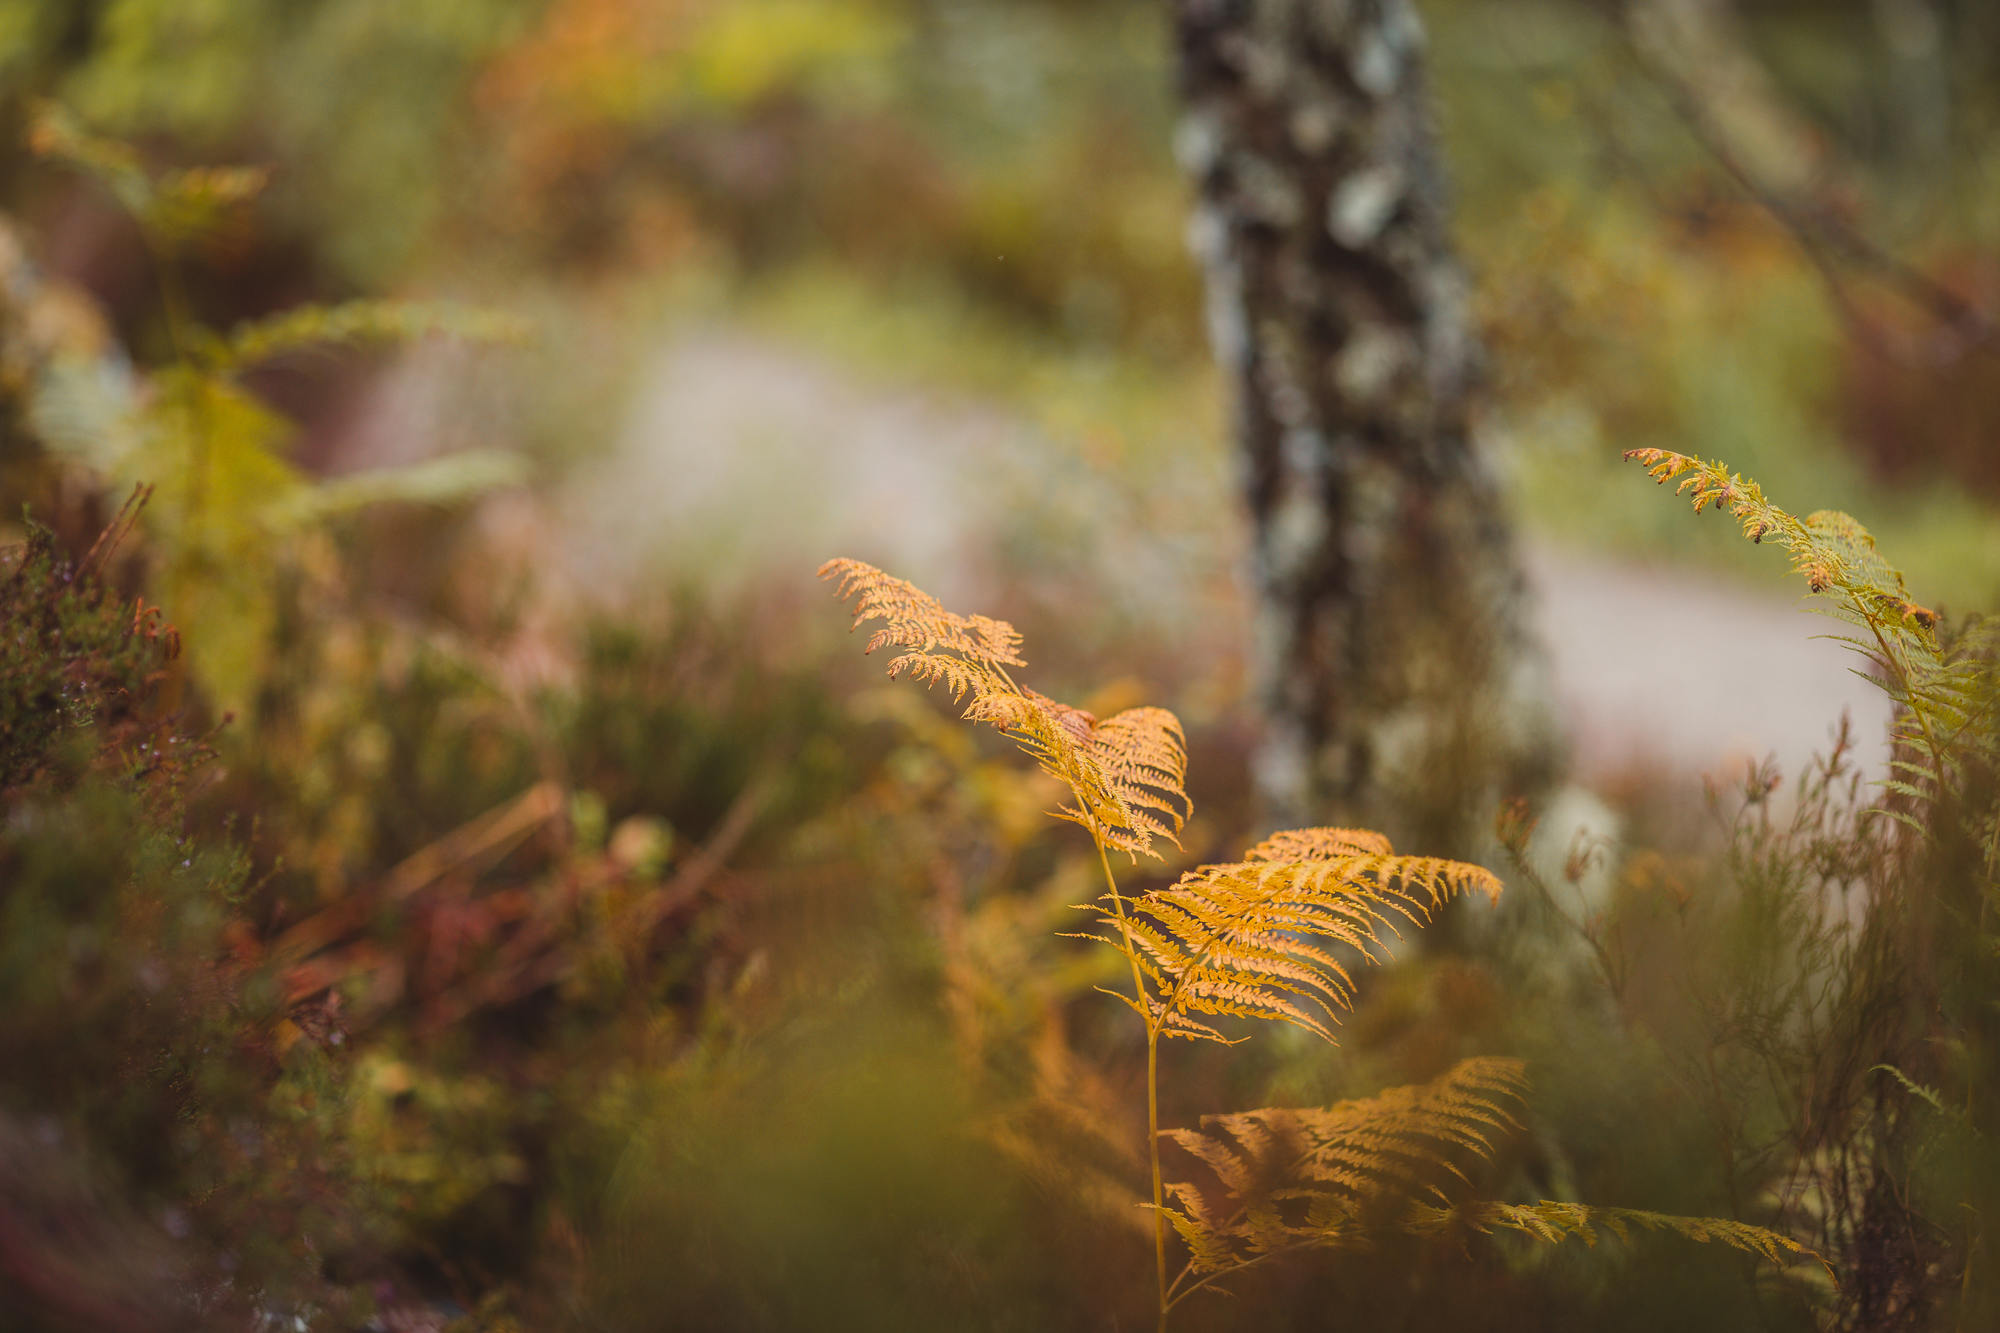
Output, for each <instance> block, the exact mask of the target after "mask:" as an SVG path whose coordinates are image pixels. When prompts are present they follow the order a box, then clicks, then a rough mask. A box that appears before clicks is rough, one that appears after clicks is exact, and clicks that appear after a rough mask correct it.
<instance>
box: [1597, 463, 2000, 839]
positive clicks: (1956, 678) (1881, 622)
mask: <svg viewBox="0 0 2000 1333" xmlns="http://www.w3.org/2000/svg"><path fill="white" fill-rule="evenodd" d="M1625 456H1626V457H1627V458H1628V459H1632V460H1634V461H1636V462H1638V463H1640V464H1642V465H1644V466H1645V468H1646V469H1647V471H1648V472H1649V473H1650V474H1651V475H1652V476H1653V477H1654V478H1655V479H1656V480H1658V481H1660V482H1662V483H1665V482H1667V481H1673V480H1678V481H1679V488H1678V489H1679V492H1680V493H1681V494H1691V495H1692V496H1693V500H1694V507H1695V508H1696V510H1700V509H1701V508H1703V507H1704V506H1705V505H1707V504H1715V505H1718V506H1721V507H1723V508H1726V509H1728V510H1729V512H1730V513H1731V514H1733V515H1735V516H1736V517H1737V519H1738V520H1739V521H1740V522H1741V523H1742V524H1743V528H1744V533H1745V535H1747V536H1749V537H1751V538H1752V539H1753V540H1756V541H1761V540H1763V539H1764V538H1765V537H1766V536H1776V537H1777V538H1778V539H1779V540H1780V541H1781V542H1782V543H1783V545H1784V546H1785V547H1786V549H1787V551H1788V552H1789V553H1790V555H1791V560H1792V568H1793V569H1794V571H1795V572H1797V573H1798V574H1800V575H1801V576H1802V577H1804V579H1805V580H1806V586H1807V588H1808V589H1809V590H1810V591H1811V592H1812V593H1814V594H1816V595H1823V596H1824V597H1826V598H1827V599H1828V605H1827V606H1826V608H1825V609H1826V610H1827V611H1828V612H1829V613H1830V614H1832V615H1835V616H1837V617H1838V618H1839V619H1841V620H1844V621H1846V622H1847V623H1848V624H1850V625H1854V626H1856V627H1858V632H1857V633H1855V634H1853V635H1851V636H1833V637H1836V638H1839V639H1840V641H1841V642H1844V643H1846V644H1847V645H1848V646H1849V647H1850V648H1853V649H1855V650H1856V651H1857V652H1860V653H1861V654H1863V655H1864V656H1866V657H1867V658H1869V659H1870V661H1871V662H1873V663H1874V664H1875V667H1876V670H1875V671H1874V672H1872V673H1864V674H1866V675H1867V676H1868V678H1869V679H1870V680H1871V681H1872V682H1873V683H1875V684H1876V685H1878V686H1880V687H1881V688H1882V690H1883V691H1884V692H1885V693H1886V694H1887V695H1888V696H1889V698H1890V701H1891V702H1892V703H1893V705H1894V706H1895V710H1896V721H1895V724H1894V733H1893V735H1894V740H1895V742H1896V745H1897V747H1898V749H1899V750H1900V751H1901V752H1902V756H1913V757H1919V758H1921V760H1922V761H1923V762H1924V764H1925V769H1924V771H1923V772H1921V773H1920V774H1913V775H1914V776H1915V777H1916V782H1915V783H1913V784H1905V785H1897V786H1891V787H1890V788H1889V790H1890V791H1891V792H1892V793H1893V794H1895V795H1898V796H1901V797H1903V798H1905V799H1908V800H1913V801H1916V802H1919V803H1920V804H1922V805H1924V806H1927V807H1929V806H1935V805H1936V804H1937V803H1938V802H1939V800H1940V798H1941V797H1942V796H1943V795H1944V794H1945V793H1946V792H1947V791H1950V790H1954V789H1959V788H1962V787H1963V786H1964V768H1963V764H1962V759H1963V758H1964V757H1966V756H1967V755H1968V754H1972V755H1977V756H1980V762H1981V763H1982V764H1990V763H1991V762H1992V760H1993V755H1994V747H1993V746H1992V745H1991V743H1990V741H1988V740H1987V739H1986V737H1987V736H1988V735H1990V734H1992V733H1993V732H1994V728H1993V727H1992V725H1991V715H1992V712H1993V709H1994V707H1995V703H1996V699H2000V690H1996V689H1995V688H1994V679H1993V670H1994V668H1993V665H1992V662H1991V660H1990V653H1988V652H1987V651H1986V649H1985V648H1983V647H1982V646H1981V644H1982V642H1984V639H1983V638H1982V636H1989V637H1990V634H1991V633H1992V631H1990V630H1989V629H1985V628H1982V627H1980V626H1978V625H1975V626H1973V627H1971V628H1970V629H1968V631H1967V632H1966V633H1964V634H1963V635H1962V636H1961V638H1960V641H1959V643H1958V644H1957V646H1955V647H1953V648H1952V649H1951V650H1950V651H1947V648H1946V645H1945V644H1944V643H1943V642H1942V641H1941V640H1940V637H1939V633H1938V616H1937V613H1936V612H1935V611H1933V610H1931V609H1930V608H1929V607H1927V606H1924V605H1922V604H1920V603H1918V602H1917V601H1915V600H1914V599H1912V597H1911V596H1910V592H1909V589H1908V587H1907V586H1906V585H1905V583H1904V579H1903V575H1902V573H1901V572H1900V571H1899V570H1897V569H1896V567H1895V566H1894V565H1892V564H1890V563H1889V561H1888V560H1887V559H1886V558H1885V557H1884V556H1883V555H1882V553H1881V551H1880V549H1879V548H1878V547H1877V546H1876V543H1875V539H1874V537H1873V536H1871V535H1870V534H1869V532H1868V530H1867V529H1866V528H1864V527H1863V526H1862V525H1861V524H1860V523H1858V522H1856V521H1855V520H1854V519H1853V518H1852V517H1850V516H1849V515H1847V514H1844V513H1840V512H1839V511H1837V510H1830V509H1826V510H1820V511H1818V512H1816V513H1812V514H1808V515H1806V517H1805V518H1803V519H1800V518H1796V517H1794V516H1793V515H1791V514H1790V513H1787V512H1786V511H1785V510H1783V509H1780V508H1778V507H1777V506H1776V505H1773V504H1771V503H1770V502H1768V501H1767V500H1765V498H1764V495H1763V492H1762V491H1761V490H1759V489H1758V487H1757V485H1756V483H1754V482H1751V481H1748V480H1746V479H1745V478H1743V477H1741V476H1739V475H1737V474H1734V473H1731V472H1730V471H1729V470H1728V468H1727V467H1725V466H1724V465H1723V464H1721V463H1719V462H1718V463H1707V462H1703V461H1701V460H1700V459H1696V458H1690V457H1688V456H1687V455H1684V454H1677V453H1674V452H1672V451H1670V450H1665V449H1633V450H1629V451H1627V453H1626V455H1625ZM1902 756H1899V757H1902ZM1905 771H1906V772H1907V771H1912V770H1908V769H1906V770H1905ZM1882 813H1886V814H1892V815H1894V816H1895V817H1897V818H1899V819H1902V818H1903V816H1902V815H1900V814H1899V813H1898V812H1894V811H1883V812H1882ZM1906 822H1913V821H1906Z"/></svg>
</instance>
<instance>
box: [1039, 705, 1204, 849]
mask: <svg viewBox="0 0 2000 1333" xmlns="http://www.w3.org/2000/svg"><path fill="white" fill-rule="evenodd" d="M1084 716H1085V717H1088V716H1089V714H1084ZM1083 745H1084V748H1085V750H1086V751H1087V753H1088V754H1089V755H1090V757H1091V759H1092V760H1094V761H1095V762H1096V765H1097V771H1098V772H1099V773H1101V774H1102V775H1103V777H1104V781H1105V784H1106V785H1107V786H1108V787H1109V788H1110V789H1111V792H1112V794H1113V795H1114V796H1115V797H1116V798H1117V806H1116V807H1115V808H1116V809H1117V815H1118V818H1119V819H1120V820H1122V821H1123V824H1122V826H1119V825H1105V824H1102V823H1101V822H1100V823H1095V824H1093V822H1092V821H1091V820H1090V819H1087V818H1086V817H1085V816H1086V812H1085V811H1083V810H1081V809H1075V808H1065V809H1064V810H1062V811H1061V812H1060V813H1061V815H1062V817H1063V818H1066V819H1073V820H1076V821H1077V822H1078V823H1082V824H1084V825H1085V826H1086V827H1096V828H1098V829H1099V831H1100V832H1101V833H1102V834H1103V836H1104V840H1105V843H1106V845H1107V846H1110V847H1112V848H1115V849H1116V850H1118V851H1122V852H1129V853H1137V852H1146V851H1150V850H1151V848H1152V840H1153V839H1154V838H1156V837H1159V838H1165V839H1166V840H1167V841H1168V842H1171V843H1173V844H1174V846H1176V847H1178V846H1180V831H1181V829H1182V828H1184V827H1185V826H1186V824H1187V820H1188V816H1189V815H1190V814H1191V813H1193V809H1194V806H1193V803H1192V802H1190V801H1189V800H1188V795H1187V760H1188V756H1187V736H1186V735H1185V733H1183V732H1182V731H1181V721H1180V719H1179V718H1177V717H1175V716H1174V715H1173V714H1172V713H1170V712H1168V711H1167V710H1166V709H1164V708H1128V709H1126V710H1125V711H1124V712H1122V713H1114V714H1112V715H1111V716H1110V717H1108V718H1106V719H1105V720H1104V721H1102V722H1095V723H1094V724H1093V725H1092V726H1091V727H1090V729H1089V731H1088V732H1087V733H1085V735H1084V737H1083Z"/></svg>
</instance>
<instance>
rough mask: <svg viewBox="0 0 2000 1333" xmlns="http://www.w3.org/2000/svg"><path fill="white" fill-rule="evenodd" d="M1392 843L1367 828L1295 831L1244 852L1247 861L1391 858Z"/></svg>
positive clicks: (1283, 833)
mask: <svg viewBox="0 0 2000 1333" xmlns="http://www.w3.org/2000/svg"><path fill="white" fill-rule="evenodd" d="M1394 850H1395V849H1394V848H1393V847H1391V846H1390V845H1389V840H1388V839H1387V838H1386V837H1384V836H1383V835H1381V834H1380V833H1377V832H1375V831H1374V830H1372V829H1365V828H1295V829H1286V830H1285V831H1283V832H1282V833H1273V834H1272V835H1271V836H1270V837H1268V838H1266V839H1264V841H1262V842H1260V843H1258V844H1257V845H1256V846H1255V847H1252V848H1251V849H1250V850H1249V851H1247V852H1245V853H1243V859H1244V860H1246V861H1309V860H1331V859H1333V858H1334V857H1339V856H1355V855H1375V856H1388V855H1389V854H1390V853H1391V852H1393V851H1394Z"/></svg>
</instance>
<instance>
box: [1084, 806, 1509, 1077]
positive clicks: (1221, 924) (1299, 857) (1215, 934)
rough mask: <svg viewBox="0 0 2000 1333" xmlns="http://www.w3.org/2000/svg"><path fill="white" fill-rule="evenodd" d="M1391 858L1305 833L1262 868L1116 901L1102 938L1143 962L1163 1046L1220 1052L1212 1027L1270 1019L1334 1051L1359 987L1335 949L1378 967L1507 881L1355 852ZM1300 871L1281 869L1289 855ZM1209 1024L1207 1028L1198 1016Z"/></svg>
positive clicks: (1269, 844) (1453, 864)
mask: <svg viewBox="0 0 2000 1333" xmlns="http://www.w3.org/2000/svg"><path fill="white" fill-rule="evenodd" d="M1377 845H1379V846H1384V847H1386V846H1387V843H1386V841H1385V840H1382V839H1380V838H1379V837H1372V836H1371V837H1363V836H1362V835H1360V834H1357V833H1355V831H1353V830H1348V829H1295V830H1291V831H1288V832H1286V833H1283V834H1278V835H1275V836H1273V837H1272V838H1268V839H1266V840H1265V841H1264V842H1263V843H1260V844H1259V845H1258V846H1257V847H1256V848H1253V849H1252V855H1253V856H1261V857H1263V858H1266V859H1256V860H1244V861H1239V862H1235V863H1232V864H1227V865H1209V866H1202V867H1200V868H1198V869H1195V870H1191V871H1189V872H1187V873H1186V874H1184V875H1182V876H1181V878H1180V880H1179V881H1178V882H1176V883H1174V884H1172V885H1170V886H1168V887H1165V888H1161V889H1155V890H1153V891H1151V892H1149V893H1146V894H1144V895H1142V896H1140V897H1138V898H1136V899H1133V900H1131V901H1130V903H1129V912H1127V913H1125V914H1124V915H1123V919H1121V914H1120V912H1119V911H1118V910H1117V908H1118V906H1119V905H1118V904H1112V903H1109V902H1106V903H1105V904H1104V905H1103V908H1102V910H1103V912H1104V914H1103V915H1101V916H1100V918H1099V920H1098V925H1099V927H1100V929H1101V931H1102V933H1101V934H1096V935H1094V936H1093V938H1095V939H1099V940H1101V941H1103V942H1104V943H1106V944H1108V945H1110V946H1111V947H1112V948H1114V949H1116V950H1118V951H1119V952H1120V953H1123V954H1125V955H1126V957H1128V958H1129V959H1131V960H1132V962H1133V963H1134V964H1135V965H1136V966H1137V967H1138V969H1139V970H1140V971H1141V972H1142V973H1143V974H1144V975H1145V976H1146V978H1147V980H1148V981H1149V982H1150V983H1151V987H1150V989H1149V991H1148V993H1147V996H1146V1001H1147V1005H1148V1008H1149V1011H1150V1015H1151V1017H1150V1020H1149V1021H1150V1022H1151V1024H1152V1026H1153V1027H1154V1028H1155V1029H1156V1030H1157V1031H1158V1032H1159V1033H1160V1034H1161V1035H1163V1036H1174V1037H1186V1038H1192V1039H1205V1040H1221V1039H1222V1034H1221V1033H1220V1031H1218V1030H1217V1029H1216V1028H1215V1027H1213V1026H1212V1025H1210V1024H1208V1023H1207V1022H1205V1021H1204V1019H1205V1018H1219V1017H1230V1018H1261V1019H1266V1020H1269V1021H1272V1022H1280V1023H1289V1024H1291V1025H1292V1026H1294V1027H1300V1028H1304V1029H1305V1030H1306V1031H1308V1032H1312V1033H1315V1034H1316V1035H1318V1036H1321V1037H1323V1038H1325V1039H1327V1040H1328V1041H1331V1040H1333V1030H1332V1029H1333V1025H1334V1024H1335V1023H1337V1022H1338V1021H1339V1014H1340V1012H1341V1011H1344V1010H1346V1009H1349V1008H1351V1007H1352V1006H1353V999H1354V990H1355V983H1354V978H1353V976H1352V974H1351V973H1350V972H1349V971H1348V966H1347V964H1346V963H1344V962H1343V961H1342V960H1341V959H1340V958H1339V957H1338V956H1336V954H1335V953H1334V952H1333V950H1334V949H1335V948H1337V947H1340V946H1345V947H1346V948H1348V949H1351V950H1352V951H1353V953H1354V955H1355V956H1356V957H1358V958H1359V959H1360V961H1362V962H1365V963H1380V962H1382V961H1384V959H1385V957H1386V954H1387V948H1386V946H1387V943H1388V941H1389V940H1390V939H1392V938H1400V930H1399V926H1412V927H1418V926H1423V925H1425V924H1427V923H1428V922H1429V921H1430V919H1431V917H1432V915H1433V914H1434V913H1435V912H1436V910H1437V909H1438V908H1439V907H1441V906H1443V905H1444V903H1446V902H1448V901H1449V900H1451V899H1452V898H1455V897H1458V896H1459V895H1461V894H1464V893H1468V892H1478V893H1484V894H1486V895H1487V896H1488V897H1489V898H1491V897H1497V896H1498V895H1499V893H1500V881H1499V880H1498V879H1496V878H1495V877H1494V876H1493V874H1492V873H1491V872H1490V871H1488V870H1485V869H1484V868H1482V867H1480V866H1475V865H1468V864H1465V863H1463V862H1459V861H1447V860H1443V859H1440V858H1436V857H1419V856H1394V855H1389V854H1385V853H1383V852H1376V851H1362V850H1356V848H1358V847H1361V846H1377ZM1288 851H1289V852H1291V853H1303V854H1295V855H1293V856H1292V858H1291V859H1284V860H1279V859H1271V858H1275V857H1277V856H1280V855H1284V854H1286V853H1287V852H1288ZM1196 1015H1201V1016H1202V1017H1196Z"/></svg>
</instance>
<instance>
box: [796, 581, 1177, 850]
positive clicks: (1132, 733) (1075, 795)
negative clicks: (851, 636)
mask: <svg viewBox="0 0 2000 1333" xmlns="http://www.w3.org/2000/svg"><path fill="white" fill-rule="evenodd" d="M819 576H820V577H821V578H822V579H831V580H834V581H835V592H836V594H837V595H838V596H839V597H840V599H841V600H842V601H847V602H851V603H853V607H854V623H855V625H856V626H860V625H862V624H865V623H867V622H869V621H879V622H881V628H879V629H877V630H876V631H875V633H874V635H873V636H872V637H871V638H870V639H869V640H868V646H867V647H866V649H864V651H865V652H870V653H872V652H874V651H875V650H876V649H877V648H882V647H893V648H900V649H902V650H903V651H902V652H901V653H900V654H898V655H897V656H896V657H895V658H893V659H892V660H891V661H890V663H889V675H890V677H891V678H894V677H897V676H904V675H907V676H909V677H911V678H912V679H915V680H918V681H921V682H923V683H924V684H926V685H937V684H942V685H943V686H944V687H945V690H946V692H947V693H949V694H950V695H951V697H952V700H953V701H954V702H956V703H961V704H963V705H964V716H965V717H966V718H967V719H968V720H970V721H974V722H984V723H986V724H987V725H989V726H992V727H995V728H997V729H999V730H1000V731H1003V732H1005V733H1007V734H1008V735H1009V736H1010V737H1012V738H1013V740H1014V742H1015V743H1016V744H1017V745H1019V746H1020V747H1021V748H1022V749H1023V750H1025V751H1027V752H1028V753H1029V754H1030V755H1032V756H1034V758H1035V760H1036V761H1037V762H1038V763H1039V764H1040V765H1041V767H1042V769H1043V771H1044V772H1046V773H1048V774H1049V775H1050V776H1052V777H1054V778H1055V779H1056V780H1057V781H1058V782H1060V783H1062V785H1063V786H1064V787H1065V788H1066V789H1067V790H1068V791H1069V794H1070V801H1071V803H1070V804H1067V805H1064V806H1063V807H1061V808H1060V809H1058V810H1055V811H1052V812H1051V813H1052V814H1054V815H1055V816H1056V817H1057V818H1059V819H1066V820H1069V821H1070V822H1072V823H1076V824H1081V825H1082V826H1083V827H1084V828H1086V829H1088V830H1090V832H1091V833H1092V834H1093V835H1094V836H1095V837H1096V838H1097V839H1098V840H1099V841H1100V842H1101V843H1102V844H1103V845H1104V846H1105V847H1108V848H1111V849H1114V850H1117V851H1122V852H1126V853H1128V854H1130V855H1131V856H1133V857H1135V858H1136V857H1137V856H1139V855H1141V854H1145V855H1149V856H1157V855H1158V853H1157V852H1155V851H1154V850H1153V841H1154V839H1155V838H1164V839H1166V840H1167V841H1169V842H1174V841H1175V840H1176V838H1177V837H1178V835H1179V834H1180V831H1181V829H1182V828H1183V827H1185V825H1186V823H1187V819H1188V816H1189V814H1190V813H1191V812H1192V805H1191V803H1190V802H1189V801H1188V797H1187V788H1186V781H1187V738H1186V736H1185V735H1184V734H1183V733H1182V731H1181V724H1180V721H1179V719H1178V718H1176V717H1175V716H1174V715H1173V714H1172V713H1170V712H1168V711H1167V710H1166V709H1164V708H1132V709H1127V710H1126V711H1124V712H1122V713H1119V714H1117V715H1115V716H1113V717H1111V718H1109V719H1106V720H1104V721H1099V720H1098V718H1097V717H1096V716H1095V715H1094V714H1091V713H1088V712H1085V711H1084V710H1083V709H1080V708H1072V707H1071V706H1070V705H1068V704H1064V703H1059V702H1057V701H1056V700H1054V699H1051V698H1049V697H1048V696H1047V695H1045V694H1042V693H1040V692H1038V691H1036V690H1031V689H1026V688H1024V687H1022V686H1021V685H1020V684H1018V683H1017V682H1016V681H1015V680H1014V678H1013V676H1012V675H1011V674H1010V673H1009V672H1008V670H1007V668H1009V667H1020V666H1025V665H1027V663H1026V661H1025V660H1024V659H1023V658H1022V657H1021V655H1020V648H1021V635H1020V632H1019V631H1018V630H1016V629H1015V628H1014V627H1013V626H1012V625H1010V624H1008V623H1007V622H1006V621H1004V620H994V619H992V618H990V617H987V616H962V615H959V614H957V613H955V612H952V611H947V610H945V608H944V606H943V604H942V603H940V602H939V601H938V600H937V599H936V598H935V597H932V596H931V595H930V594H929V593H927V592H925V591H923V590H922V589H921V588H918V587H917V586H916V585H915V584H913V583H910V582H907V581H906V580H903V579H899V578H895V577H893V576H891V575H888V574H885V573H883V572H882V571H881V570H879V569H877V568H875V566H873V565H870V564H866V563H864V562H862V561H859V560H848V559H839V560H829V561H827V562H826V563H825V564H824V565H821V566H820V569H819ZM1176 845H1178V844H1176Z"/></svg>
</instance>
